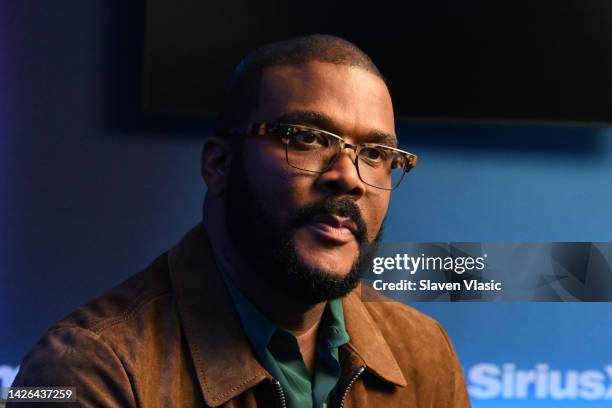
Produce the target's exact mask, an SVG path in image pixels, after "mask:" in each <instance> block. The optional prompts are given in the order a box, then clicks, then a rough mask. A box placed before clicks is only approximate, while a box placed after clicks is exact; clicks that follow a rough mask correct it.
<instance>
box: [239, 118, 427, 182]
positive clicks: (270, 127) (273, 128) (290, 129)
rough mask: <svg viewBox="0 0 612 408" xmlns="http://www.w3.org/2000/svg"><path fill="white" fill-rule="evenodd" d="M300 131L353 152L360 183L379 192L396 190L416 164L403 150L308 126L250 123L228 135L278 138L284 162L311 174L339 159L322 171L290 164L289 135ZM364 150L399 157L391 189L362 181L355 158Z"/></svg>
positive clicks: (411, 156) (396, 160)
mask: <svg viewBox="0 0 612 408" xmlns="http://www.w3.org/2000/svg"><path fill="white" fill-rule="evenodd" d="M243 129H244V128H243ZM300 130H306V131H309V132H315V133H319V134H323V135H327V136H329V137H332V138H334V139H336V140H337V141H338V147H339V149H338V153H341V152H342V151H343V150H344V149H347V148H348V149H351V150H353V151H354V152H355V162H354V164H355V166H356V167H357V173H358V174H359V178H360V179H361V181H363V182H364V183H365V184H367V185H369V186H371V187H374V188H379V189H381V190H393V189H395V188H397V187H398V186H399V185H400V183H401V182H402V180H403V179H404V176H405V175H406V173H408V172H409V171H410V170H412V169H413V168H414V167H415V166H416V163H417V156H416V155H414V154H412V153H410V152H407V151H404V150H401V149H398V148H395V147H391V146H386V145H383V144H379V143H357V144H353V143H348V142H347V141H345V140H344V139H343V138H342V137H341V136H338V135H336V134H334V133H331V132H328V131H326V130H322V129H318V128H314V127H310V126H305V125H297V124H291V123H268V122H261V123H252V124H250V125H248V126H247V127H246V129H245V130H242V131H241V130H239V129H236V128H232V129H230V131H229V133H230V134H238V135H243V136H257V137H266V136H280V137H281V141H282V143H283V144H284V145H285V160H286V161H287V164H288V165H289V166H291V167H293V168H296V169H298V170H303V171H308V172H312V173H325V172H326V171H328V170H329V169H330V167H331V166H332V165H333V164H334V163H335V161H336V160H337V158H338V157H339V154H337V155H335V156H334V159H333V160H331V161H330V162H329V163H328V165H327V166H326V167H325V168H324V169H322V170H309V169H304V168H301V167H297V166H295V165H293V164H291V162H290V160H289V142H290V140H291V139H290V137H291V135H293V134H295V133H296V132H298V131H300ZM364 148H376V149H383V150H390V151H392V152H393V153H395V154H399V156H398V157H396V158H394V159H393V161H392V169H393V168H398V167H400V166H401V167H402V168H403V170H404V171H403V173H402V176H401V177H400V178H399V180H398V181H397V182H396V183H395V185H394V186H392V187H391V188H385V187H380V186H376V185H373V184H370V183H368V182H367V181H365V180H363V178H362V176H361V174H360V172H359V166H358V164H357V163H358V161H357V158H358V157H359V154H360V153H361V151H362V150H363V149H364Z"/></svg>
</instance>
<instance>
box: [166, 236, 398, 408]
mask: <svg viewBox="0 0 612 408" xmlns="http://www.w3.org/2000/svg"><path fill="white" fill-rule="evenodd" d="M168 263H169V268H170V279H171V281H172V285H173V287H174V290H175V293H176V299H177V306H178V313H179V318H180V321H181V324H182V326H183V330H184V333H185V337H186V340H187V344H188V346H189V350H190V352H191V355H192V357H193V362H194V366H195V371H196V375H197V378H198V381H199V383H200V387H201V389H202V394H203V396H204V400H205V401H206V404H207V405H209V406H212V407H216V406H219V405H221V404H223V403H225V402H227V401H228V400H230V399H232V398H234V397H236V396H237V395H240V394H242V393H243V392H245V391H246V390H248V389H249V388H251V387H253V386H255V385H257V384H258V383H260V382H261V381H263V380H265V379H271V376H270V374H269V373H268V372H267V371H266V370H265V369H264V368H263V367H262V366H261V364H259V362H258V361H257V359H256V357H255V355H254V354H253V352H252V350H251V348H250V345H249V341H248V339H247V337H246V335H245V333H244V330H243V328H242V325H241V323H240V318H239V316H238V314H237V312H236V311H235V309H234V307H233V303H232V300H231V297H230V295H229V293H228V292H227V289H226V287H225V285H224V283H223V280H222V277H221V275H220V273H219V272H218V270H217V268H216V265H215V262H214V258H213V254H212V248H211V247H210V243H209V241H208V237H207V234H206V231H205V229H204V227H203V225H202V224H199V225H198V226H196V227H195V228H194V229H192V230H191V231H190V232H188V233H187V234H186V235H185V237H184V238H183V239H182V240H181V241H180V242H179V243H178V244H177V245H176V246H175V247H174V248H173V249H171V250H170V252H169V254H168ZM359 294H360V290H359V288H358V289H356V290H354V291H353V292H351V293H350V294H349V295H348V296H346V297H345V298H343V299H342V304H343V307H344V318H345V324H346V329H347V331H348V333H349V335H350V337H351V340H350V342H349V343H348V345H347V346H346V347H347V348H348V351H349V352H350V353H352V354H355V355H356V357H357V358H358V359H359V360H361V361H362V362H363V364H364V365H365V366H366V367H367V369H369V370H370V371H372V372H373V373H374V374H375V375H376V376H378V377H380V378H381V379H383V380H386V381H388V382H391V383H393V384H395V385H398V386H405V385H406V380H405V378H404V376H403V375H402V372H401V370H400V368H399V366H398V364H397V361H396V360H395V357H394V356H393V353H392V352H391V350H390V349H389V346H388V344H387V342H386V341H385V339H384V338H383V336H382V334H381V332H380V330H379V328H378V327H377V326H376V324H375V323H374V321H373V320H372V317H371V316H370V314H369V313H368V311H367V309H366V308H365V306H364V305H363V303H362V302H361V299H360V295H359Z"/></svg>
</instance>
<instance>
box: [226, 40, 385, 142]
mask: <svg viewBox="0 0 612 408" xmlns="http://www.w3.org/2000/svg"><path fill="white" fill-rule="evenodd" d="M310 61H320V62H329V63H332V64H337V65H348V66H353V67H359V68H361V69H364V70H366V71H368V72H371V73H372V74H374V75H376V76H378V77H379V78H381V79H382V80H383V81H385V78H384V77H383V75H382V74H381V73H380V71H379V70H378V68H377V67H376V65H375V64H374V62H373V61H372V59H371V58H370V57H369V56H368V55H367V54H366V53H365V52H363V51H362V50H361V49H360V48H359V47H357V46H356V45H355V44H353V43H351V42H349V41H347V40H345V39H343V38H340V37H336V36H333V35H325V34H315V35H309V36H305V37H298V38H293V39H290V40H286V41H280V42H276V43H272V44H269V45H266V46H264V47H261V48H259V49H257V50H255V51H253V52H251V53H250V54H248V55H247V56H246V57H245V58H244V59H243V60H242V61H240V63H239V64H238V65H237V66H236V69H235V70H234V73H233V75H232V77H231V79H230V83H229V87H228V90H227V94H226V97H225V101H224V104H223V106H222V109H221V113H220V115H219V120H218V124H217V126H218V127H217V132H218V133H219V134H224V133H225V132H226V131H227V129H229V128H230V127H232V126H238V125H245V124H246V121H247V120H248V117H249V115H250V114H251V112H252V110H253V108H254V107H255V105H256V103H257V100H258V98H259V84H260V81H261V75H262V72H263V71H264V69H265V68H267V67H271V66H275V65H294V66H299V65H301V64H304V63H307V62H310Z"/></svg>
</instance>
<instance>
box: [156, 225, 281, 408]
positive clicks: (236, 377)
mask: <svg viewBox="0 0 612 408" xmlns="http://www.w3.org/2000/svg"><path fill="white" fill-rule="evenodd" d="M168 262H169V267H170V276H171V280H172V284H173V286H174V288H175V291H176V296H177V305H178V311H179V317H180V320H181V324H182V325H183V328H184V332H185V337H186V339H187V344H188V346H189V350H190V352H191V355H192V357H193V361H194V365H195V369H196V372H197V376H198V381H199V383H200V387H201V389H202V394H203V396H204V399H205V401H206V404H207V405H209V406H212V407H216V406H219V405H221V404H223V403H225V402H227V401H228V400H230V399H232V398H234V397H236V396H237V395H240V394H241V393H243V392H244V391H246V390H247V389H249V388H251V387H253V386H255V385H256V384H258V383H260V382H261V381H263V380H264V379H266V378H271V377H270V375H269V374H268V373H267V371H266V370H265V369H264V368H263V367H262V366H261V365H260V364H259V362H258V361H257V360H256V358H255V357H254V354H253V352H252V351H251V349H250V345H249V341H248V339H247V337H246V335H245V334H244V331H243V329H242V326H241V323H240V318H239V317H238V314H237V313H236V311H235V309H234V306H233V303H232V300H231V298H230V296H229V293H228V292H227V289H226V287H225V285H224V283H223V281H222V278H221V275H220V274H219V272H218V271H217V269H216V266H215V263H214V259H213V256H212V249H211V247H210V244H209V242H208V238H207V236H206V232H205V230H204V228H203V226H202V225H201V224H200V225H198V226H197V227H195V228H194V229H193V230H191V231H190V232H189V233H188V234H187V235H186V236H185V237H184V238H183V239H182V240H181V241H180V242H179V243H178V244H177V245H176V246H175V247H174V248H173V249H172V250H171V251H170V252H169V255H168Z"/></svg>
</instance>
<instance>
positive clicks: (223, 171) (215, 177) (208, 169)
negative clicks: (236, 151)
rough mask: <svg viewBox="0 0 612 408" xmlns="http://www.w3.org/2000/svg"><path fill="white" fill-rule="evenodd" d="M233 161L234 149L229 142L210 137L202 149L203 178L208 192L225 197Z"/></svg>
mask: <svg viewBox="0 0 612 408" xmlns="http://www.w3.org/2000/svg"><path fill="white" fill-rule="evenodd" d="M231 161H232V148H231V146H230V144H229V143H228V142H227V140H225V139H222V138H220V137H217V136H211V137H209V138H208V139H207V140H206V142H204V147H203V148H202V169H201V171H202V178H203V179H204V182H205V183H206V185H207V186H208V191H209V192H210V193H211V194H213V195H215V196H218V197H221V196H223V193H224V192H225V188H226V185H227V177H228V175H229V168H230V164H231Z"/></svg>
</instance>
